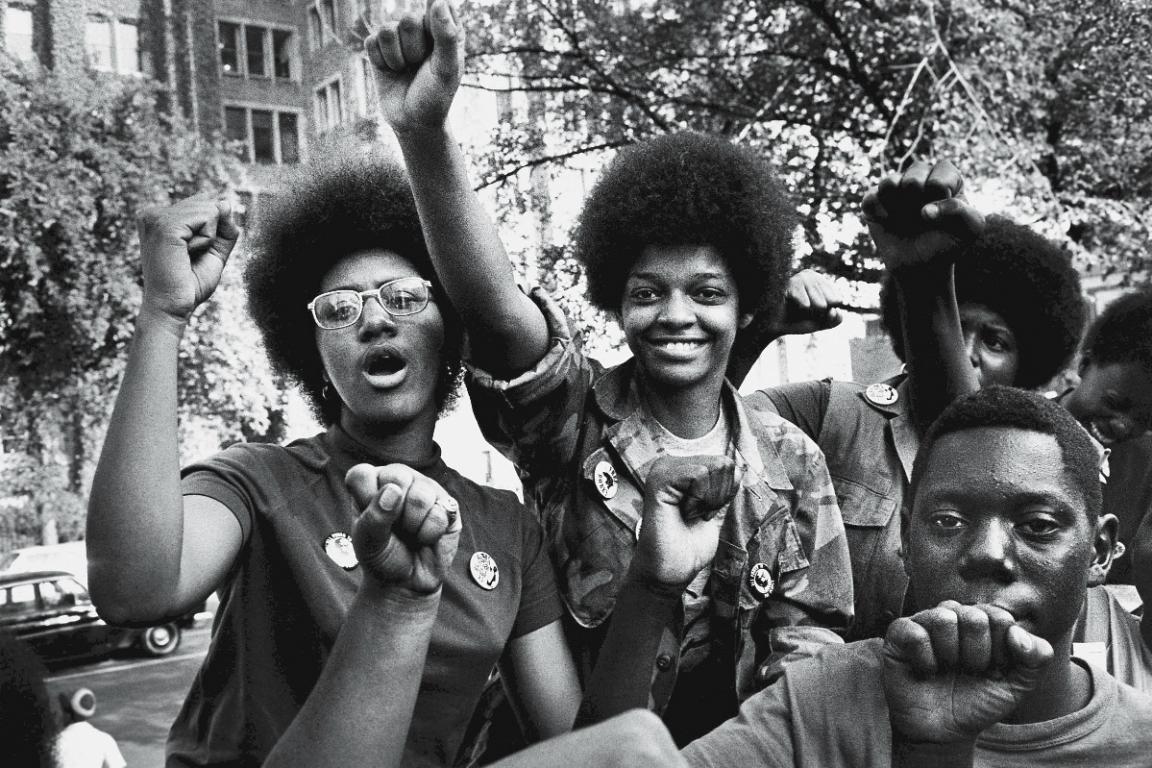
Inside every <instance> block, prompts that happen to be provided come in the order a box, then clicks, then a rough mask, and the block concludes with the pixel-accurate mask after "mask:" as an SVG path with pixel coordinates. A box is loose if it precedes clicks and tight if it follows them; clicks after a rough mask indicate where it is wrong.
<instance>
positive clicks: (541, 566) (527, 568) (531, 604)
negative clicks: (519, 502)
mask: <svg viewBox="0 0 1152 768" xmlns="http://www.w3.org/2000/svg"><path fill="white" fill-rule="evenodd" d="M522 539H523V549H522V550H521V561H520V562H521V589H520V608H519V610H518V611H517V613H516V621H515V623H513V625H512V637H522V636H524V635H527V634H529V633H530V632H534V631H536V630H537V629H540V628H541V627H544V626H547V625H548V624H551V623H552V622H554V621H556V620H557V619H559V618H560V616H561V615H562V614H563V610H564V609H563V606H562V605H561V603H560V595H559V593H558V592H557V591H556V574H555V571H553V569H552V561H551V559H550V558H549V557H548V548H547V546H545V543H544V529H543V528H541V526H540V523H539V522H537V520H536V517H535V515H532V514H531V513H530V512H529V511H528V510H527V509H525V510H524V525H523V529H522Z"/></svg>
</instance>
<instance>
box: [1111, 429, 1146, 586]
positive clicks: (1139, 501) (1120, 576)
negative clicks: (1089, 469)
mask: <svg viewBox="0 0 1152 768" xmlns="http://www.w3.org/2000/svg"><path fill="white" fill-rule="evenodd" d="M1108 470H1109V471H1108V482H1107V483H1105V484H1104V488H1103V490H1104V507H1103V511H1104V512H1105V513H1110V514H1113V515H1116V518H1117V519H1118V520H1119V521H1120V530H1119V532H1118V536H1117V538H1119V539H1120V541H1122V542H1124V544H1125V546H1127V547H1128V554H1127V555H1126V556H1124V557H1121V558H1119V559H1118V560H1115V561H1114V562H1113V563H1112V570H1111V571H1110V572H1109V574H1108V581H1109V582H1111V583H1114V584H1131V583H1132V539H1133V537H1134V536H1135V534H1136V529H1137V528H1139V527H1140V523H1141V521H1142V520H1144V518H1145V517H1146V516H1147V515H1148V513H1149V511H1150V510H1152V435H1141V436H1140V437H1137V438H1133V439H1132V440H1129V441H1127V442H1124V443H1120V444H1118V445H1115V446H1113V447H1112V450H1111V453H1109V455H1108Z"/></svg>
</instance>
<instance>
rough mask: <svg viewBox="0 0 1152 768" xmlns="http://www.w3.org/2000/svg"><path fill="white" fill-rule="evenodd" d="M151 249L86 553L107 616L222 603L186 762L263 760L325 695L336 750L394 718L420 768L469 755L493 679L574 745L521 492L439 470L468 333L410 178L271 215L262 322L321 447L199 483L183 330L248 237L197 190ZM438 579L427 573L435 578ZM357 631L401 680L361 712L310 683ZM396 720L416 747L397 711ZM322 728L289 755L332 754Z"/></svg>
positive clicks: (272, 451) (224, 460)
mask: <svg viewBox="0 0 1152 768" xmlns="http://www.w3.org/2000/svg"><path fill="white" fill-rule="evenodd" d="M140 232H141V247H142V259H143V272H144V297H143V303H142V306H141V310H140V315H139V317H138V320H137V326H136V335H135V338H134V340H133V346H132V351H131V354H130V357H129V361H128V365H127V369H126V372H125V376H124V381H123V384H122V387H121V390H120V393H119V396H118V398H117V403H116V408H115V412H114V414H113V418H112V422H111V425H110V428H109V431H108V435H107V438H106V442H105V445H104V450H103V453H102V455H101V459H100V464H99V467H98V470H97V473H96V477H95V480H94V483H93V490H92V496H91V504H90V512H89V518H88V546H89V562H90V574H91V587H92V594H93V598H94V600H95V601H96V603H97V605H98V606H99V608H100V610H101V613H102V614H103V615H104V616H105V617H106V618H107V619H108V620H109V621H112V622H118V623H119V622H127V623H149V622H153V621H155V620H158V619H159V618H161V617H165V618H166V617H170V616H174V615H179V614H181V613H183V612H185V611H186V610H187V609H188V608H189V606H192V605H195V604H197V603H199V602H200V601H202V600H203V599H204V598H205V597H206V596H207V595H208V594H209V593H210V592H211V591H213V590H218V591H219V593H220V609H219V614H218V615H217V618H216V623H215V626H214V629H213V640H212V645H211V648H210V649H209V651H208V655H207V658H206V659H205V661H204V664H203V666H202V668H201V670H200V672H199V674H198V675H197V677H196V680H195V682H194V684H193V687H192V690H191V692H190V693H189V695H188V697H187V699H186V701H185V703H184V707H183V709H182V710H181V712H180V715H179V717H178V719H177V721H176V723H175V725H174V726H173V728H172V731H171V734H170V737H169V742H168V765H169V766H189V765H224V764H227V765H245V766H247V765H252V766H256V765H260V764H261V763H262V762H263V761H264V759H265V757H266V756H267V755H268V753H269V751H270V750H271V749H272V747H273V745H274V744H275V743H276V742H277V740H278V739H279V738H280V737H281V736H282V735H283V734H284V733H285V731H286V729H287V728H288V727H289V724H290V723H292V722H293V719H294V718H295V717H296V715H297V714H298V713H299V712H300V711H301V707H302V706H303V705H304V702H305V700H306V699H307V698H308V697H309V694H310V692H312V691H313V689H314V687H315V688H316V697H317V699H316V700H315V701H313V702H311V703H310V706H311V707H312V711H313V712H315V711H316V710H320V711H327V712H340V713H343V712H344V710H343V709H338V708H341V707H343V708H346V709H350V710H351V711H349V712H348V713H347V716H346V717H345V716H341V717H338V718H337V722H340V723H343V724H345V725H347V726H348V728H346V730H345V731H343V732H342V733H343V736H342V740H345V741H346V740H357V739H359V738H361V737H367V736H368V735H372V736H375V737H378V736H379V732H378V730H377V729H378V728H381V727H385V725H384V724H383V723H382V719H385V720H387V722H388V723H391V726H390V727H393V728H398V730H397V732H398V733H400V734H404V733H406V734H407V738H406V744H404V746H403V750H402V753H403V754H402V760H403V764H404V765H406V766H423V765H455V764H458V763H465V762H467V761H468V759H469V758H470V756H471V755H470V752H469V750H470V745H469V744H465V743H464V742H465V740H466V739H465V732H466V730H467V729H468V725H469V722H470V718H471V717H472V714H473V711H474V709H475V708H476V705H477V702H478V700H479V699H480V697H481V694H482V692H483V691H484V689H485V687H486V685H487V684H488V682H489V675H490V672H491V671H492V669H493V667H494V666H495V665H496V664H497V663H499V664H500V668H501V671H502V673H503V679H504V681H505V684H506V685H507V687H508V689H509V690H510V692H511V693H512V698H513V700H514V701H515V702H516V703H517V704H519V705H520V706H519V711H520V712H521V713H522V714H523V715H524V721H525V724H526V727H527V730H528V731H529V733H530V734H532V735H533V736H534V737H546V736H550V735H553V734H555V733H558V732H561V731H566V730H568V729H569V728H570V727H571V723H572V720H573V718H574V716H575V712H576V708H577V706H578V704H579V690H578V685H577V683H576V679H575V673H574V671H573V665H572V662H571V659H570V657H569V655H568V652H567V649H566V648H565V646H564V643H563V639H562V634H561V630H560V624H559V621H558V619H559V617H560V610H561V609H560V603H559V600H558V599H557V595H556V589H555V585H554V578H553V574H552V568H551V565H550V563H549V561H548V556H547V551H546V548H545V546H544V540H543V534H542V530H541V528H540V526H539V524H538V523H537V522H536V521H535V519H534V518H533V517H532V516H531V515H530V514H528V513H527V512H526V511H525V509H524V508H523V507H522V506H521V505H520V503H519V502H518V501H517V499H516V497H515V496H514V495H513V494H512V493H510V492H507V491H498V490H493V489H489V488H483V487H481V486H478V485H476V484H475V483H472V482H470V481H468V480H466V479H465V478H463V477H461V476H460V475H459V474H457V473H456V472H455V471H453V470H452V469H450V468H448V467H447V466H445V464H444V462H443V461H442V460H441V458H440V450H439V448H438V446H437V445H436V443H435V442H434V441H433V427H434V426H435V423H436V420H437V417H438V416H439V414H440V413H441V412H442V411H443V410H444V408H446V407H447V405H448V404H449V403H450V402H451V401H452V399H453V398H454V397H455V394H456V389H457V385H458V383H459V378H460V377H459V374H460V355H461V345H462V338H463V334H462V327H461V323H460V321H459V319H458V318H457V316H456V314H455V312H454V311H453V309H452V307H451V306H450V305H449V304H448V303H447V302H446V301H445V300H444V299H443V298H442V296H441V295H440V294H439V291H438V287H437V284H436V283H435V275H434V273H433V270H432V268H431V263H430V261H429V257H428V254H427V251H426V249H425V245H424V241H423V237H422V235H421V231H420V224H419V220H418V218H417V214H416V209H415V206H414V203H413V200H412V197H411V192H410V191H409V188H408V184H407V181H406V180H405V178H404V177H403V175H402V172H401V171H399V170H398V169H397V168H395V167H394V166H393V165H391V164H389V163H384V162H379V161H372V162H368V161H363V160H362V161H359V162H357V163H347V164H344V165H339V166H333V167H325V168H319V169H308V172H307V175H304V174H302V175H301V177H300V178H299V179H298V180H297V183H296V184H295V185H292V186H291V187H288V188H287V191H286V192H284V193H283V194H282V195H281V196H280V197H279V198H278V199H277V201H276V203H275V205H274V206H273V207H272V209H271V210H269V211H267V212H265V211H261V218H260V221H259V230H258V232H257V237H256V240H255V242H254V243H253V253H252V255H251V256H250V257H249V259H248V262H247V265H246V269H245V282H246V287H247V291H248V302H249V310H250V312H251V314H252V316H253V318H254V319H255V321H256V323H257V325H258V327H259V328H260V330H261V333H262V335H263V340H264V344H265V347H266V349H267V352H268V354H269V357H270V359H271V360H272V362H273V364H274V366H275V368H276V369H277V370H278V371H279V372H280V373H282V374H284V375H285V376H287V377H288V378H290V379H291V380H293V381H295V382H296V383H297V384H298V385H299V386H300V388H301V390H302V392H303V394H304V395H305V397H306V398H307V400H308V401H309V403H310V404H311V405H312V407H313V410H314V412H315V414H316V416H317V417H318V418H319V420H320V421H321V422H322V423H323V425H324V426H325V429H324V431H323V432H321V433H320V434H317V435H315V436H313V437H309V438H306V439H300V440H296V441H294V442H291V443H289V444H288V445H285V446H277V445H268V444H238V445H234V446H232V447H230V448H227V449H226V450H224V451H222V452H220V453H218V454H216V455H214V456H212V457H210V458H208V459H205V460H203V461H198V462H196V463H194V464H192V465H190V466H187V467H184V468H183V470H181V469H180V467H179V458H178V457H179V446H178V441H177V436H176V414H177V390H176V364H177V352H178V349H179V344H180V338H181V335H182V333H183V331H184V329H185V327H186V325H187V322H188V318H189V317H190V316H191V314H192V313H193V311H195V309H196V308H197V307H198V306H199V305H200V304H202V303H204V302H205V301H206V300H207V299H208V297H209V296H210V295H211V293H212V291H213V290H214V288H215V287H216V285H217V283H218V281H219V279H220V275H221V271H222V270H223V268H224V264H225V262H226V261H227V259H228V256H229V253H230V252H231V250H232V248H233V246H234V244H235V242H236V239H237V237H238V235H239V233H238V231H237V229H236V227H235V226H234V225H233V223H232V220H231V216H230V214H229V211H228V209H227V206H226V205H225V204H223V203H220V204H217V203H216V202H214V201H212V200H204V199H195V198H193V199H191V200H186V201H183V202H181V203H179V204H177V205H175V206H173V207H171V208H166V209H159V210H150V211H148V212H146V213H145V214H144V215H143V216H142V218H141V221H140ZM398 514H399V515H401V519H410V518H412V517H413V516H414V515H415V520H416V523H415V524H414V525H413V526H412V531H411V536H412V537H414V538H412V539H411V540H410V541H408V540H406V542H407V544H408V545H411V546H412V547H414V549H412V551H414V552H423V554H422V555H419V556H418V557H416V558H415V559H412V558H411V557H409V559H408V560H407V561H405V562H408V563H410V564H411V566H410V567H409V566H405V567H402V568H400V569H399V573H396V572H395V569H392V570H389V568H388V567H387V566H388V565H389V562H390V558H393V557H394V556H395V555H396V552H397V551H401V552H407V551H408V550H397V549H396V547H397V546H398V544H397V542H398V541H400V540H401V538H402V534H401V532H400V529H396V530H395V531H393V530H392V528H391V527H390V526H391V523H388V522H380V520H381V519H387V520H392V519H394V518H395V517H396V515H398ZM457 515H459V521H460V523H461V526H460V529H459V530H458V531H457V532H455V533H453V536H456V535H458V541H457V543H456V544H455V547H456V552H455V557H454V558H453V557H451V556H450V555H449V556H447V557H446V558H442V559H441V560H442V562H441V560H437V557H438V556H439V555H437V552H438V550H437V549H436V546H437V545H436V542H437V541H439V539H440V537H442V535H443V534H444V530H445V526H449V527H450V524H451V523H453V522H454V521H455V520H456V519H457ZM381 516H382V517H381ZM421 521H423V522H421ZM437 525H438V526H439V528H438V529H437V530H438V531H439V533H437V532H435V531H433V532H431V533H430V532H429V531H430V530H432V529H433V528H436V526H437ZM429 526H431V528H429ZM392 534H395V535H392ZM441 554H443V553H441ZM421 558H424V559H421ZM429 558H430V559H429ZM437 562H440V563H441V565H443V566H444V567H443V568H441V570H440V571H437V570H436V568H435V567H433V568H432V569H431V575H429V576H427V578H421V577H420V574H419V573H418V572H417V570H418V569H417V568H416V566H417V565H419V564H420V563H424V565H426V566H428V565H429V563H431V565H432V566H435V564H436V563H437ZM382 573H383V574H384V575H381V574H382ZM441 580H442V582H443V586H442V587H441V586H440V582H441ZM382 592H383V593H386V594H385V596H384V597H381V593H382ZM382 612H383V613H382ZM364 621H368V622H370V623H371V622H383V629H380V630H379V631H378V632H377V633H375V634H373V633H371V632H370V633H369V637H372V638H376V637H378V638H379V643H380V645H379V646H370V647H369V650H370V651H372V650H374V651H375V652H376V654H377V655H378V656H379V658H380V659H381V660H382V661H381V663H383V664H384V665H385V667H386V669H385V671H386V672H389V673H390V674H395V675H399V676H400V677H401V678H402V679H400V681H399V682H398V683H397V685H395V686H392V687H390V688H389V689H388V690H380V691H379V695H378V697H377V698H374V699H372V700H371V701H370V702H367V703H364V704H363V705H360V704H357V702H362V701H363V700H362V698H354V697H353V698H349V697H344V696H342V694H341V692H342V690H345V689H346V686H342V685H341V684H340V682H339V681H340V679H341V678H340V677H339V676H338V675H337V676H335V677H334V678H333V679H331V680H328V679H327V678H325V680H326V684H325V685H320V686H319V687H317V683H318V680H319V679H320V678H321V673H322V669H323V668H324V667H325V665H326V662H327V660H328V659H329V657H330V655H331V656H332V658H334V659H337V658H343V657H344V656H343V654H344V653H345V652H347V651H349V650H351V651H357V650H358V651H360V652H363V651H364V650H365V646H366V643H364V642H357V643H354V644H353V647H352V648H351V649H349V648H346V647H340V646H337V647H336V649H335V650H334V643H335V642H336V639H337V636H338V635H339V634H340V633H341V627H342V626H349V627H352V628H353V629H356V628H359V629H360V630H364V628H365V626H366V625H365V624H364ZM385 630H387V631H385ZM351 631H352V629H350V630H349V632H351ZM350 636H351V635H350ZM349 642H351V641H348V642H346V643H345V644H344V645H345V646H347V645H348V644H349ZM422 644H423V645H422ZM423 649H426V650H427V653H426V659H425V654H424V652H423ZM540 670H547V674H541V673H540ZM354 673H355V670H353V672H352V674H354ZM401 673H404V674H410V676H411V679H409V678H404V677H403V675H402V674H401ZM388 679H392V678H388ZM405 682H407V683H410V684H404V683H405ZM417 691H418V694H417ZM413 698H414V702H413ZM413 707H414V709H413ZM401 710H405V711H407V712H409V713H410V715H411V727H410V729H409V728H408V727H407V723H408V719H406V718H404V717H400V718H399V719H389V718H392V716H393V715H394V714H396V713H397V712H400V711H401ZM396 723H402V725H400V726H397V725H396ZM373 724H375V725H373ZM301 727H304V728H305V729H307V728H308V723H303V725H302V726H301ZM305 733H307V730H305ZM326 734H329V735H330V730H329V731H326V732H325V734H313V735H314V738H310V737H305V738H303V739H302V740H301V739H299V738H298V739H296V740H294V741H293V744H296V745H298V744H300V743H303V744H305V745H308V746H311V747H316V746H317V745H318V744H320V743H321V742H319V741H317V739H321V738H322V737H324V736H325V735H326ZM299 735H300V734H299V733H297V736H299ZM400 741H401V743H403V742H404V741H405V740H404V739H403V738H401V739H400ZM347 746H348V744H346V743H344V744H342V747H347ZM287 751H288V755H287V756H288V757H289V758H291V757H293V756H294V755H295V756H298V755H299V751H298V750H297V749H295V748H294V749H291V750H287ZM400 751H401V750H399V748H398V749H397V756H399V753H400ZM281 757H284V750H281ZM289 762H291V760H289Z"/></svg>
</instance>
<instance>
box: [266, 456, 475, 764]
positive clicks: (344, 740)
mask: <svg viewBox="0 0 1152 768" xmlns="http://www.w3.org/2000/svg"><path fill="white" fill-rule="evenodd" d="M345 482H346V484H347V486H348V489H349V491H350V492H351V493H352V497H353V498H354V499H355V500H356V503H357V505H358V506H359V507H360V508H361V509H362V510H363V511H362V512H361V513H360V516H359V517H358V518H357V520H356V522H355V524H354V526H353V529H352V543H353V546H354V548H355V550H356V556H357V559H358V560H359V561H360V568H361V570H362V572H363V577H362V580H361V582H360V587H359V589H358V590H357V592H356V596H355V598H353V601H352V605H351V607H350V608H349V610H348V615H347V616H346V617H345V620H344V624H343V625H342V626H341V628H340V634H339V635H338V636H337V638H336V642H335V644H334V645H333V647H332V653H331V655H330V656H329V658H328V660H327V662H326V663H325V665H324V669H323V671H322V672H321V674H320V679H319V680H317V681H316V686H315V687H314V688H313V689H312V692H311V693H310V694H309V696H308V699H307V701H305V702H304V706H303V707H301V709H300V712H299V713H298V714H297V716H296V718H295V719H294V720H293V721H292V724H291V725H290V726H289V727H288V730H286V731H285V732H284V734H283V736H281V738H280V740H279V741H278V742H277V743H276V746H275V747H274V748H273V750H272V752H271V753H270V754H269V755H268V758H267V760H266V761H265V763H264V765H265V766H266V767H267V768H286V767H288V766H310V767H311V766H364V765H374V766H398V765H400V763H401V760H402V758H403V752H404V744H405V743H406V741H407V736H408V729H409V727H410V726H411V721H412V712H413V710H414V708H415V706H416V697H417V694H418V693H419V690H420V679H421V676H422V675H423V672H424V659H425V657H426V656H427V653H428V644H429V641H430V639H431V636H432V626H433V624H434V623H435V621H436V613H437V610H438V609H439V605H440V593H441V585H442V583H443V581H444V576H445V574H446V573H447V571H448V569H449V568H451V566H452V559H453V557H454V556H455V554H456V547H457V544H458V543H459V539H460V531H461V527H462V526H461V521H460V515H459V512H458V510H457V508H456V504H455V502H454V501H453V500H452V499H451V497H450V496H449V495H448V493H447V492H445V491H444V489H443V488H442V487H441V486H440V485H439V484H438V483H436V482H435V481H433V480H431V479H430V478H427V477H424V476H423V475H421V474H420V473H418V472H416V471H415V470H413V469H411V468H410V467H407V466H404V465H402V464H390V465H388V466H384V467H372V466H369V465H367V464H358V465H357V466H355V467H353V468H352V469H350V470H349V471H348V474H347V477H346V479H345Z"/></svg>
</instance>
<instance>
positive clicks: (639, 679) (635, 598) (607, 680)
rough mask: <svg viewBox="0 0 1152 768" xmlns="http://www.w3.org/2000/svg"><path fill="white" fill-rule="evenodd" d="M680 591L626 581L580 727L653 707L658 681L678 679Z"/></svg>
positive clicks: (581, 715)
mask: <svg viewBox="0 0 1152 768" xmlns="http://www.w3.org/2000/svg"><path fill="white" fill-rule="evenodd" d="M681 606H682V597H681V591H680V590H676V589H672V588H667V587H657V586H648V585H645V584H642V583H640V582H639V581H638V580H635V579H633V578H631V577H628V578H627V579H626V580H625V582H624V585H623V586H622V587H621V588H620V594H619V595H618V596H617V599H616V606H615V608H614V609H613V611H612V619H611V621H612V624H611V626H610V627H609V628H608V635H607V637H606V638H605V639H604V644H603V646H602V647H601V649H600V656H599V658H598V659H597V661H596V668H595V670H593V672H592V679H591V680H589V682H588V686H587V690H586V691H585V693H584V701H583V703H582V705H581V707H580V714H579V716H578V717H577V720H576V724H577V726H580V725H588V724H591V723H598V722H601V721H603V720H606V719H608V718H610V717H613V716H615V715H619V714H621V713H623V712H626V711H628V710H629V709H634V708H637V707H640V708H645V709H647V708H650V707H651V706H652V704H651V693H652V688H653V684H654V682H655V680H656V679H657V678H658V677H659V676H661V675H670V676H672V678H673V681H674V679H675V675H676V667H677V666H678V662H679V651H680V630H681V626H680V625H681V623H682V615H683V614H682V611H683V609H682V607H681Z"/></svg>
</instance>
